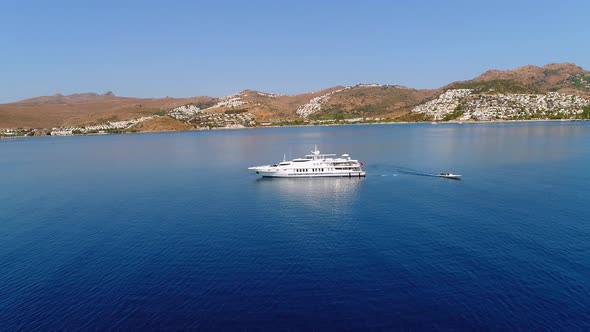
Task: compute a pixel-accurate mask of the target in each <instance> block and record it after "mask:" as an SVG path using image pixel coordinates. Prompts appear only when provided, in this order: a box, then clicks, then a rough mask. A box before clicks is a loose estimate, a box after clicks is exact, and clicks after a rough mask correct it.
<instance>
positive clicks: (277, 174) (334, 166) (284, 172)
mask: <svg viewBox="0 0 590 332" xmlns="http://www.w3.org/2000/svg"><path fill="white" fill-rule="evenodd" d="M248 169H250V170H253V171H256V174H259V175H262V176H263V177H273V178H307V177H364V176H365V175H366V174H367V173H366V172H365V171H363V163H362V162H359V161H358V160H354V159H351V158H350V156H349V155H347V154H343V155H342V156H340V157H336V154H333V153H327V154H326V153H320V151H318V149H317V146H316V147H315V148H314V151H311V154H308V155H305V157H303V158H296V159H293V160H289V161H287V160H285V158H283V161H282V162H280V163H278V164H272V165H264V166H254V167H248Z"/></svg>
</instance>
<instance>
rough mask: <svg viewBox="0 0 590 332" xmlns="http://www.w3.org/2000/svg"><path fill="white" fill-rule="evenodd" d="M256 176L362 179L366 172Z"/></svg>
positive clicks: (267, 175)
mask: <svg viewBox="0 0 590 332" xmlns="http://www.w3.org/2000/svg"><path fill="white" fill-rule="evenodd" d="M256 174H259V175H261V176H262V177H265V178H342V177H346V178H362V177H365V176H366V175H367V173H366V172H346V173H327V174H326V173H323V174H321V173H317V174H298V173H286V172H265V171H257V172H256Z"/></svg>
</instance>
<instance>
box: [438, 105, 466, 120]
mask: <svg viewBox="0 0 590 332" xmlns="http://www.w3.org/2000/svg"><path fill="white" fill-rule="evenodd" d="M460 105H461V104H459V106H460ZM459 106H457V108H459ZM463 114H465V111H463V110H462V109H460V110H457V111H455V112H453V113H450V114H447V115H445V116H444V117H443V118H442V120H443V121H451V120H453V119H456V118H458V117H460V116H461V115H463Z"/></svg>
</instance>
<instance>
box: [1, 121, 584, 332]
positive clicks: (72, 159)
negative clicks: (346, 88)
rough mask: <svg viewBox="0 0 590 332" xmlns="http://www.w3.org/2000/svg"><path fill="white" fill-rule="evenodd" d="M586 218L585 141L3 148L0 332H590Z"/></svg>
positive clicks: (459, 127) (431, 128) (495, 131)
mask: <svg viewBox="0 0 590 332" xmlns="http://www.w3.org/2000/svg"><path fill="white" fill-rule="evenodd" d="M314 144H317V147H318V149H319V150H320V151H322V152H323V153H337V154H344V153H347V154H350V155H351V157H352V158H353V159H358V160H360V161H362V162H363V163H364V165H365V166H364V167H365V170H366V171H367V176H366V178H323V179H318V178H315V179H266V178H260V177H259V176H257V175H256V174H255V173H253V172H252V171H249V170H248V169H247V168H248V167H249V166H255V165H264V164H269V163H276V162H279V161H281V160H283V157H284V156H286V158H287V159H289V158H295V157H300V156H302V155H305V154H307V153H309V152H310V151H311V150H313V148H314ZM440 172H452V173H458V174H462V175H463V178H462V179H461V180H450V179H445V178H440V177H436V176H434V175H436V174H438V173H440ZM589 199H590V123H588V122H526V123H522V122H521V123H475V124H458V123H455V124H438V125H433V124H387V125H346V126H309V127H279V128H260V129H243V130H219V131H192V132H174V133H146V134H120V135H96V136H76V137H43V138H26V139H6V140H1V141H0V330H2V331H34V330H43V331H49V330H72V331H80V330H99V331H105V330H121V331H131V330H142V331H143V330H225V331H299V330H316V331H328V330H337V331H345V330H354V331H358V330H363V331H364V330H369V331H398V330H401V331H461V330H465V331H511V330H519V331H588V330H590V200H589Z"/></svg>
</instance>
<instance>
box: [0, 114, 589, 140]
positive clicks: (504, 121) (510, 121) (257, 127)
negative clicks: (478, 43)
mask: <svg viewBox="0 0 590 332" xmlns="http://www.w3.org/2000/svg"><path fill="white" fill-rule="evenodd" d="M588 121H590V119H530V120H491V121H453V120H451V121H430V122H428V121H420V122H408V121H400V122H395V121H391V122H383V121H381V122H352V123H325V124H300V125H284V126H281V125H273V126H256V127H243V128H224V127H222V128H213V129H206V130H203V129H188V130H158V131H136V132H123V133H89V134H76V135H64V136H57V135H56V136H51V135H45V136H0V140H4V139H23V138H41V137H77V136H103V135H129V134H156V133H185V132H197V131H202V132H209V131H226V130H249V129H263V128H295V127H336V126H352V125H365V126H366V125H406V124H428V125H441V124H442V125H444V124H468V125H471V124H491V123H529V122H588Z"/></svg>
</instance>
